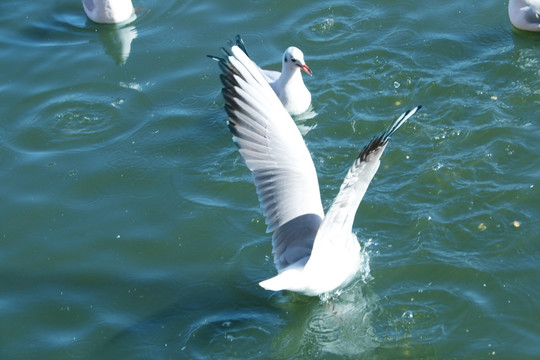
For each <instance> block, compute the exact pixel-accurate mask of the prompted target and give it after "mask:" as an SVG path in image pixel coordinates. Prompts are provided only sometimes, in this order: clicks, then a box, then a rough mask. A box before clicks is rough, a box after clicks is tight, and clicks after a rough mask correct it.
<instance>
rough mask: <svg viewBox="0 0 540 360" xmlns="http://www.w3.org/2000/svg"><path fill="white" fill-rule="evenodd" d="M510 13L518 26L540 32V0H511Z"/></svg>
mask: <svg viewBox="0 0 540 360" xmlns="http://www.w3.org/2000/svg"><path fill="white" fill-rule="evenodd" d="M508 15H509V17H510V22H511V23H512V25H514V26H515V27H516V28H518V29H521V30H525V31H537V32H540V0H510V1H509V2H508Z"/></svg>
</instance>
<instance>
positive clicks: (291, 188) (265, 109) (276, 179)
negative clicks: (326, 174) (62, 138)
mask: <svg viewBox="0 0 540 360" xmlns="http://www.w3.org/2000/svg"><path fill="white" fill-rule="evenodd" d="M224 52H225V57H224V58H220V57H215V56H213V57H212V58H213V59H214V60H217V61H218V62H219V65H220V68H221V70H222V75H221V81H222V83H223V86H224V88H223V90H222V93H223V97H224V98H225V110H226V111H227V114H228V115H229V128H230V130H231V132H232V133H233V139H234V141H235V143H236V144H237V146H238V148H239V152H240V154H241V155H242V157H243V158H244V160H245V162H246V165H247V167H248V168H249V169H250V170H251V172H252V174H253V179H254V182H255V187H256V190H257V194H258V196H259V201H260V204H261V207H262V210H263V213H264V215H265V217H266V223H267V225H268V231H274V230H275V233H274V237H273V246H274V256H275V262H276V267H277V269H278V271H280V270H282V269H283V268H285V267H287V266H289V265H291V264H293V263H295V262H297V261H301V260H302V259H305V260H307V258H308V257H309V255H310V253H311V247H312V244H313V240H314V237H315V234H316V232H317V229H318V227H319V224H320V223H321V221H322V218H323V217H324V212H323V208H322V204H321V198H320V193H319V183H318V181H317V174H316V171H315V167H314V165H313V161H312V159H311V156H310V154H309V152H308V149H307V148H306V145H305V143H304V140H303V139H302V135H301V134H300V132H299V131H298V128H297V127H296V124H295V123H294V121H293V120H292V118H291V117H290V115H289V114H288V113H287V111H286V110H285V108H284V107H283V105H282V104H281V101H280V100H279V98H278V97H277V96H276V94H275V93H274V91H273V90H272V88H271V87H270V85H269V84H268V82H267V81H266V79H265V78H264V76H263V75H262V74H261V71H260V69H259V68H258V67H257V66H256V65H255V64H254V63H253V62H252V61H251V60H250V59H249V58H248V56H247V55H246V54H245V52H244V51H243V50H242V48H241V47H239V46H238V45H233V46H232V47H231V51H230V52H228V51H227V50H224Z"/></svg>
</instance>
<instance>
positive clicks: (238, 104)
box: [214, 45, 420, 296]
mask: <svg viewBox="0 0 540 360" xmlns="http://www.w3.org/2000/svg"><path fill="white" fill-rule="evenodd" d="M224 51H225V57H224V58H219V57H214V59H216V60H218V61H219V65H220V68H221V70H222V75H221V81H222V83H223V86H224V88H223V90H222V94H223V97H224V99H225V110H226V111H227V114H228V116H229V129H230V130H231V132H232V134H233V140H234V142H235V143H236V145H237V146H238V148H239V152H240V154H241V155H242V157H243V158H244V160H245V162H246V165H247V167H248V168H249V169H250V170H251V172H252V175H253V179H254V182H255V187H256V190H257V194H258V196H259V201H260V204H261V208H262V211H263V214H264V216H265V218H266V223H267V225H268V231H273V232H274V234H273V237H272V245H273V253H274V262H275V266H276V269H277V271H278V275H276V276H275V277H273V278H270V279H268V280H265V281H262V282H260V285H261V286H262V287H263V288H265V289H267V290H273V291H279V290H290V291H295V292H299V293H302V294H305V295H310V296H314V295H320V294H323V293H329V292H332V291H334V290H336V289H338V288H342V287H343V286H345V285H347V284H348V283H349V282H350V281H352V280H353V279H354V278H355V277H356V275H357V274H358V271H359V270H360V269H361V267H362V265H363V261H364V258H363V255H362V253H361V251H360V250H361V249H360V244H359V243H358V240H357V238H356V236H355V234H354V233H353V232H352V226H353V221H354V217H355V214H356V210H357V208H358V206H359V204H360V201H361V200H362V198H363V196H364V193H365V192H366V190H367V188H368V185H369V183H370V182H371V179H372V178H373V176H374V175H375V173H376V172H377V169H378V168H379V163H380V161H379V159H380V157H381V155H382V153H383V151H384V149H385V148H386V145H387V142H388V139H389V138H390V137H391V136H392V135H393V134H394V132H395V131H396V130H397V129H398V128H399V127H400V126H401V125H403V123H405V122H406V121H407V119H409V118H410V117H411V116H412V115H413V114H414V113H415V112H416V111H417V110H418V109H419V108H420V106H418V107H415V108H414V109H412V110H410V111H407V112H405V113H404V114H403V115H401V116H400V117H399V118H398V119H397V120H395V121H394V122H393V123H392V125H390V127H389V128H388V129H387V130H386V131H385V132H383V133H382V134H381V135H379V136H376V137H374V138H373V139H372V140H371V141H370V142H369V143H368V144H367V145H366V146H365V147H364V148H363V149H362V151H361V152H360V154H359V155H358V157H357V158H356V160H355V161H354V163H353V165H352V167H351V168H350V170H349V172H348V173H347V176H346V177H345V180H344V182H343V184H342V185H341V188H340V190H339V193H338V195H337V197H336V198H335V200H334V203H333V204H332V206H331V207H330V209H329V210H328V212H327V214H326V216H325V215H324V211H323V207H322V203H321V196H320V192H319V183H318V180H317V173H316V170H315V166H314V165H313V161H312V159H311V156H310V154H309V151H308V149H307V147H306V145H305V143H304V140H303V139H302V135H301V134H300V132H299V131H298V128H297V127H296V125H295V123H294V121H293V119H292V118H291V116H290V115H289V114H288V113H287V111H286V110H285V108H284V107H283V105H282V104H281V102H280V101H279V99H278V97H277V96H276V94H275V93H274V92H273V91H272V88H271V87H270V86H269V84H268V82H267V80H266V78H265V77H264V75H263V74H262V73H261V71H260V69H259V68H258V67H257V65H255V64H254V63H253V62H252V61H251V60H250V59H249V58H248V56H247V55H246V54H245V52H244V51H243V50H242V49H241V48H240V47H239V46H237V45H233V46H232V47H231V50H230V52H229V51H227V50H225V49H224Z"/></svg>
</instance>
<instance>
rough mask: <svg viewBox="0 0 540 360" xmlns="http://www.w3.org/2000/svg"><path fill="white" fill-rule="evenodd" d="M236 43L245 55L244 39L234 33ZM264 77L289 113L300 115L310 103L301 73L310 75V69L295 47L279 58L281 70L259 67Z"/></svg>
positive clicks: (301, 53)
mask: <svg viewBox="0 0 540 360" xmlns="http://www.w3.org/2000/svg"><path fill="white" fill-rule="evenodd" d="M235 40H236V45H237V46H238V47H239V48H240V49H242V50H243V51H244V53H245V54H246V55H247V50H246V47H245V45H244V41H243V40H242V38H241V37H240V35H236V39H235ZM260 70H261V72H262V74H263V76H264V78H265V79H266V80H267V81H268V82H269V83H270V86H271V87H272V89H274V91H275V93H276V94H277V96H278V98H279V100H281V103H282V104H283V106H284V107H285V110H287V112H288V113H289V114H291V115H300V114H302V113H304V112H305V111H307V110H308V109H309V106H310V105H311V93H310V92H309V90H308V89H307V87H306V85H305V84H304V79H303V78H302V73H301V71H300V70H303V71H305V72H306V73H308V74H309V75H312V73H311V69H310V68H309V67H308V66H307V65H306V62H305V61H304V53H303V52H302V51H301V50H300V49H299V48H297V47H294V46H291V47H288V48H287V49H286V50H285V52H284V53H283V58H282V59H281V72H279V71H273V70H265V69H260Z"/></svg>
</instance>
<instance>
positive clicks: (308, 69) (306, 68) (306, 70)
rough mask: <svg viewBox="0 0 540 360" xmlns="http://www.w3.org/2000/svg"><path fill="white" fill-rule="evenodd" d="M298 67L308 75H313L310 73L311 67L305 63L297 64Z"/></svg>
mask: <svg viewBox="0 0 540 360" xmlns="http://www.w3.org/2000/svg"><path fill="white" fill-rule="evenodd" d="M298 66H299V67H300V69H302V70H304V71H305V72H307V73H308V74H309V75H310V76H311V75H313V74H312V73H311V69H310V68H309V67H308V66H307V65H298Z"/></svg>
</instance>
